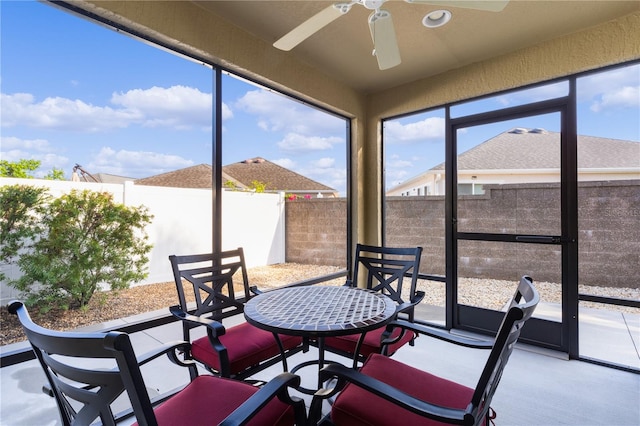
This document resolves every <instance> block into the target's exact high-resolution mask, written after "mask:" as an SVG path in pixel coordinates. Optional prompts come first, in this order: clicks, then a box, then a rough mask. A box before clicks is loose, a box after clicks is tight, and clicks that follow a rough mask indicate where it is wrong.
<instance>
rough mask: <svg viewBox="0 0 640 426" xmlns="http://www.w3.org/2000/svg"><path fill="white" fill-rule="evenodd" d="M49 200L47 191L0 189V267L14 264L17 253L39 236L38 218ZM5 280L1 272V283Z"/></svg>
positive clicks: (32, 187) (21, 187)
mask: <svg viewBox="0 0 640 426" xmlns="http://www.w3.org/2000/svg"><path fill="white" fill-rule="evenodd" d="M48 199H49V196H48V195H47V188H43V187H36V186H30V185H5V186H2V187H0V206H2V209H0V263H5V264H11V263H15V262H16V260H17V256H18V253H20V251H21V250H22V249H24V247H25V245H26V244H29V242H31V241H33V239H34V238H35V237H36V236H37V235H38V234H39V233H41V232H42V228H41V226H40V222H39V218H40V217H41V216H42V214H43V208H44V206H45V205H46V204H47V200H48ZM5 278H6V277H5V275H4V274H3V273H1V272H0V281H1V280H4V279H5Z"/></svg>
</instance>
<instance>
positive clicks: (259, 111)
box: [235, 90, 345, 135]
mask: <svg viewBox="0 0 640 426" xmlns="http://www.w3.org/2000/svg"><path fill="white" fill-rule="evenodd" d="M235 106H236V107H237V108H238V109H240V110H242V111H244V112H246V113H248V114H251V115H255V116H257V122H258V126H259V127H260V128H262V129H263V130H268V131H274V132H275V131H284V132H293V133H299V134H303V135H318V134H320V135H335V134H344V132H345V126H344V121H343V120H341V119H338V118H336V117H333V116H331V115H329V114H327V113H325V112H323V111H320V110H317V109H315V108H312V107H308V106H305V105H302V104H301V103H299V102H297V101H294V100H292V99H288V98H286V97H284V96H282V95H279V94H276V93H273V92H270V91H268V90H250V91H248V92H247V93H245V94H244V96H242V97H241V98H240V99H238V101H237V102H236V103H235Z"/></svg>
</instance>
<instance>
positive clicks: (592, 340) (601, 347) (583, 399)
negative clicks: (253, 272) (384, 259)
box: [0, 311, 640, 426]
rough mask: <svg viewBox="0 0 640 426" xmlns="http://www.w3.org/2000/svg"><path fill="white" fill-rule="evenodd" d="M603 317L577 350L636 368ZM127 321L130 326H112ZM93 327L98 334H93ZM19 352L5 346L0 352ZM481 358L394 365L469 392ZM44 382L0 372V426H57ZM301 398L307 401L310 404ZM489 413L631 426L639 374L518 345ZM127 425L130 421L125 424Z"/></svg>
mask: <svg viewBox="0 0 640 426" xmlns="http://www.w3.org/2000/svg"><path fill="white" fill-rule="evenodd" d="M603 312H604V311H602V312H600V313H598V312H590V311H589V312H588V313H587V312H585V313H582V311H581V315H583V317H582V321H581V336H580V338H581V348H584V351H586V352H584V353H585V354H586V355H587V356H589V357H596V358H599V359H612V358H611V357H609V358H607V357H606V356H607V354H606V351H614V352H615V354H609V355H612V356H613V359H616V361H615V362H617V363H619V364H620V363H626V365H629V366H632V367H634V368H640V358H639V357H638V350H637V348H638V347H639V345H638V340H639V338H640V320H639V319H638V316H637V315H621V314H619V313H618V314H616V313H610V315H607V314H605V313H603ZM145 315H152V314H145ZM128 320H131V319H123V320H118V321H122V322H126V321H128ZM240 320H242V319H241V318H239V319H237V321H240ZM587 320H588V321H587ZM110 325H112V323H110ZM96 327H100V326H94V327H92V328H96ZM583 333H584V334H583ZM181 335H182V331H181V327H180V325H179V324H177V323H172V324H169V325H165V326H162V327H157V328H154V329H149V330H146V331H144V332H139V333H134V334H133V335H132V341H133V344H134V347H135V348H136V352H137V353H139V354H142V353H144V352H146V351H148V350H151V349H152V348H154V347H156V346H157V345H159V344H160V343H162V342H168V341H172V340H176V339H180V338H181ZM605 338H607V339H609V338H610V339H611V340H605ZM26 344H27V343H26V342H24V343H18V344H15V345H8V346H5V347H3V348H2V351H3V352H4V351H8V350H10V349H14V348H15V347H16V346H19V345H26ZM590 351H591V352H590ZM316 353H317V352H316V349H315V348H311V350H310V351H309V352H308V353H306V354H296V355H294V356H293V357H291V358H290V359H289V361H288V362H289V366H290V367H291V366H293V365H296V364H298V363H300V362H302V361H304V360H308V359H312V358H314V357H316V356H317V355H316ZM486 355H487V352H486V351H480V350H473V349H466V348H460V347H456V346H453V345H449V344H447V343H444V342H441V341H438V340H435V339H429V338H424V337H423V338H419V339H417V341H416V345H415V346H413V347H410V346H407V347H404V348H402V349H401V350H400V351H398V352H397V353H396V354H395V355H394V358H396V359H398V360H400V361H402V362H405V363H407V364H410V365H413V366H415V367H417V368H422V369H425V370H429V371H430V372H434V373H436V374H438V375H441V376H444V377H447V378H449V379H452V380H455V381H459V382H460V383H463V384H466V385H467V386H471V387H473V386H474V385H475V381H476V380H477V378H478V375H479V373H480V370H481V368H482V366H483V364H484V361H485V359H486ZM601 355H604V356H605V358H602V357H600V356H601ZM328 358H330V359H333V360H336V361H341V362H345V363H348V360H345V359H340V357H337V356H331V355H328ZM625 360H626V361H625ZM281 371H282V366H281V365H276V366H273V367H271V368H269V369H267V370H265V371H263V372H261V373H260V374H258V375H256V376H255V377H254V378H256V379H261V380H268V379H269V378H270V377H273V376H274V375H276V374H278V373H279V372H281ZM143 374H144V376H145V380H146V384H147V386H148V388H149V392H150V394H152V395H153V394H156V393H163V392H166V391H169V390H170V389H173V388H175V387H176V386H179V385H180V384H186V383H187V381H188V374H187V372H186V369H182V368H179V367H177V366H174V365H172V364H171V363H170V362H169V361H168V360H166V359H164V358H163V359H159V360H156V361H154V362H153V363H151V364H150V365H149V366H148V367H145V368H144V369H143ZM299 374H301V375H302V377H303V384H306V385H307V386H309V387H313V386H312V385H313V383H314V380H315V377H316V374H317V370H316V369H315V367H307V368H304V369H302V370H301V371H299ZM45 382H46V379H45V377H44V374H43V373H42V370H41V368H40V366H39V364H38V363H37V362H36V361H29V362H25V363H21V364H18V365H14V366H9V367H4V368H2V369H1V370H0V425H2V426H5V425H6V426H10V425H16V426H18V425H27V426H31V425H33V426H45V425H59V424H61V423H60V420H59V416H58V412H57V408H56V405H55V402H54V400H53V399H52V398H50V397H49V396H47V395H45V394H44V393H42V390H41V389H42V386H43V385H44V384H45ZM299 396H302V395H300V394H299ZM304 398H305V399H306V400H307V401H308V400H309V397H306V396H304ZM492 407H493V408H494V409H495V410H496V412H497V414H498V417H497V419H496V424H498V425H604V424H606V425H619V426H622V425H634V426H638V425H640V374H634V373H630V372H625V371H620V370H616V369H612V368H608V367H602V366H598V365H594V364H590V363H586V362H582V361H575V360H571V361H569V360H567V359H566V357H565V356H563V354H558V353H556V352H552V351H546V350H541V349H538V348H532V347H529V346H525V345H519V346H518V347H517V349H516V350H515V351H514V353H513V355H512V357H511V359H510V361H509V365H507V367H506V369H505V372H504V375H503V377H502V380H501V383H500V386H499V387H498V391H497V392H496V395H495V396H494V399H493V402H492ZM327 409H328V407H327ZM127 423H131V421H128V422H125V423H124V424H127Z"/></svg>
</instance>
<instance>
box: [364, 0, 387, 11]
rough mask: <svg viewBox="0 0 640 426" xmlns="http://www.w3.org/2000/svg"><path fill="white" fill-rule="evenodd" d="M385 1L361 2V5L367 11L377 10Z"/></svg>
mask: <svg viewBox="0 0 640 426" xmlns="http://www.w3.org/2000/svg"><path fill="white" fill-rule="evenodd" d="M385 1H387V0H362V5H363V6H364V7H366V8H367V9H369V10H376V9H379V8H380V6H382V5H383V4H384V2H385Z"/></svg>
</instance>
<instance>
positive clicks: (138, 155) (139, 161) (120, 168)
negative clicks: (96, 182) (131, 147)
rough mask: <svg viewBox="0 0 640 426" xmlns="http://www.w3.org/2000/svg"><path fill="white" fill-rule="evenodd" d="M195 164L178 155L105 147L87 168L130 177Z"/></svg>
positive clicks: (146, 175) (94, 171)
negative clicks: (117, 149)
mask: <svg viewBox="0 0 640 426" xmlns="http://www.w3.org/2000/svg"><path fill="white" fill-rule="evenodd" d="M192 165H193V161H191V160H187V159H185V158H182V157H180V156H178V155H170V154H162V153H158V152H149V151H127V150H124V149H121V150H119V151H116V150H114V149H112V148H110V147H103V148H102V149H101V150H100V152H99V153H98V155H97V156H96V157H95V158H94V159H93V160H92V161H91V163H90V164H88V165H87V166H86V167H85V168H86V169H87V170H89V171H90V172H92V173H98V172H102V173H110V174H115V175H123V176H129V177H136V178H140V177H148V176H153V175H156V174H159V173H164V172H167V171H171V170H177V169H181V168H184V167H189V166H192Z"/></svg>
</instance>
